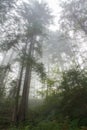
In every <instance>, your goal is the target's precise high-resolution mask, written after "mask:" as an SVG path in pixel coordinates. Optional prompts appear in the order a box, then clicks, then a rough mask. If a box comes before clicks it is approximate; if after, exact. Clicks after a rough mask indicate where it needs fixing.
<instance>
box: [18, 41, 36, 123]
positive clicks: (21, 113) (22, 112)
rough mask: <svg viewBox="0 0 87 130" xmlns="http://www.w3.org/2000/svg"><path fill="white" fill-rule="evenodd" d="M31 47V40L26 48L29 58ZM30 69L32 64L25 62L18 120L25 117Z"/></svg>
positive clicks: (32, 45) (22, 119)
mask: <svg viewBox="0 0 87 130" xmlns="http://www.w3.org/2000/svg"><path fill="white" fill-rule="evenodd" d="M33 47H34V44H33V42H32V40H31V42H30V47H29V50H28V56H29V57H30V58H31V57H32V55H33ZM31 70H32V64H31V63H30V64H29V63H27V65H26V72H25V80H24V86H23V93H22V99H21V103H20V108H19V117H18V118H19V121H25V120H26V118H27V112H28V96H29V90H30V82H31Z"/></svg>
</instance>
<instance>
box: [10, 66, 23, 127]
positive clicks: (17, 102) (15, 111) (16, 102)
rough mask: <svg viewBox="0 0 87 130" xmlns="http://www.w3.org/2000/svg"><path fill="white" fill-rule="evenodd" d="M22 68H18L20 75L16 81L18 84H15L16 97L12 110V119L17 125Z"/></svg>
mask: <svg viewBox="0 0 87 130" xmlns="http://www.w3.org/2000/svg"><path fill="white" fill-rule="evenodd" d="M23 69H24V66H23V65H22V66H21V69H20V76H19V81H18V86H17V92H16V97H15V106H14V112H13V117H12V121H13V122H14V123H15V124H16V125H18V109H19V98H20V97H19V95H20V89H21V82H22V76H23Z"/></svg>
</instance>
